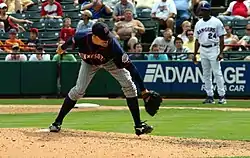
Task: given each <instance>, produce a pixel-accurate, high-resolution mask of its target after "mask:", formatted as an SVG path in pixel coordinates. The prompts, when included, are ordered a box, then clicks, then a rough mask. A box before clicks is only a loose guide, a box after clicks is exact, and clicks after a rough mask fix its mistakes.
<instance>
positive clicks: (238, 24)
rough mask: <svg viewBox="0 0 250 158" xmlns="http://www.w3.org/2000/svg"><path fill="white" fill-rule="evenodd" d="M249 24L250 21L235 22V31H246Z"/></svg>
mask: <svg viewBox="0 0 250 158" xmlns="http://www.w3.org/2000/svg"><path fill="white" fill-rule="evenodd" d="M248 23H250V21H248V20H234V22H233V29H243V28H244V29H245V28H246V25H247V24H248Z"/></svg>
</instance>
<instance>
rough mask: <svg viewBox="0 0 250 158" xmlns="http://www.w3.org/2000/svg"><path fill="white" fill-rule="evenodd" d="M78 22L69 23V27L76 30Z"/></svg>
mask: <svg viewBox="0 0 250 158" xmlns="http://www.w3.org/2000/svg"><path fill="white" fill-rule="evenodd" d="M78 22H79V21H71V27H73V28H76V27H77V24H78Z"/></svg>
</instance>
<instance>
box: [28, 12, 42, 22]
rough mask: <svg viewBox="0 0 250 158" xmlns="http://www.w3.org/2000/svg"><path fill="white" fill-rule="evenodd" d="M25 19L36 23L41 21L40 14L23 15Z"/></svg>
mask: <svg viewBox="0 0 250 158" xmlns="http://www.w3.org/2000/svg"><path fill="white" fill-rule="evenodd" d="M25 18H26V19H29V20H31V21H34V22H38V21H40V19H41V15H40V13H37V12H32V13H30V12H28V13H25Z"/></svg>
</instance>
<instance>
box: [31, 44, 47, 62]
mask: <svg viewBox="0 0 250 158" xmlns="http://www.w3.org/2000/svg"><path fill="white" fill-rule="evenodd" d="M44 53H45V52H44V49H43V47H42V46H37V47H36V54H32V55H31V56H30V58H29V61H50V55H49V54H44Z"/></svg>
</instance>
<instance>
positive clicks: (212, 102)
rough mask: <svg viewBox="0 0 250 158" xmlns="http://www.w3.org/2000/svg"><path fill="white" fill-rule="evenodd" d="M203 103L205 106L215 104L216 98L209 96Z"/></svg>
mask: <svg viewBox="0 0 250 158" xmlns="http://www.w3.org/2000/svg"><path fill="white" fill-rule="evenodd" d="M202 103H203V104H215V101H214V97H212V96H208V97H207V98H206V99H205V100H204V101H203V102H202Z"/></svg>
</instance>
